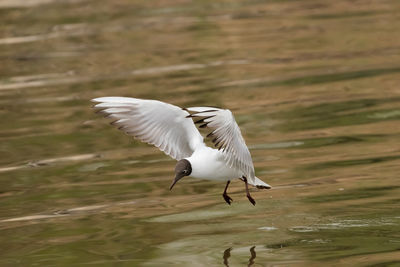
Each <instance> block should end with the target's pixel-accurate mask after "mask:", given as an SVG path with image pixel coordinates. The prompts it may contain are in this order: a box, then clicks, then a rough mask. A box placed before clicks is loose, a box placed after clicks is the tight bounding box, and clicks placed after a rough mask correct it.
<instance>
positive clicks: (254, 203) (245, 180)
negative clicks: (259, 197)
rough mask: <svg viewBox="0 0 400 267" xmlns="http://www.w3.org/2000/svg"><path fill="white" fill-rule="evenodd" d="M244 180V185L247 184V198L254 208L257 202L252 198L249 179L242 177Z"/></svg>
mask: <svg viewBox="0 0 400 267" xmlns="http://www.w3.org/2000/svg"><path fill="white" fill-rule="evenodd" d="M242 178H243V181H244V184H245V186H246V196H247V198H248V199H249V201H250V202H251V204H253V205H254V206H255V205H256V201H255V200H254V198H252V197H251V196H250V192H249V185H248V183H247V178H246V177H244V176H243V177H242Z"/></svg>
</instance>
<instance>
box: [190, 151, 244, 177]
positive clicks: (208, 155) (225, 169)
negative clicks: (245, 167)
mask: <svg viewBox="0 0 400 267" xmlns="http://www.w3.org/2000/svg"><path fill="white" fill-rule="evenodd" d="M186 159H187V160H188V161H189V162H190V164H191V165H192V173H191V174H190V175H189V176H191V177H194V178H200V179H206V180H216V181H223V182H226V181H229V180H232V178H233V177H235V178H241V177H242V176H243V173H241V172H240V171H239V170H236V169H234V168H231V167H229V166H228V165H227V164H226V161H225V158H224V155H223V154H222V152H221V150H218V149H215V148H211V147H208V146H205V145H204V146H201V147H199V148H198V149H196V150H195V151H194V153H193V154H192V155H191V156H190V157H189V158H186Z"/></svg>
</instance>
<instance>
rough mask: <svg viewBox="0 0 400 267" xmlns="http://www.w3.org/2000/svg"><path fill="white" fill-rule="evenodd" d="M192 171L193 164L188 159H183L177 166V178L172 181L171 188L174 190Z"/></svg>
mask: <svg viewBox="0 0 400 267" xmlns="http://www.w3.org/2000/svg"><path fill="white" fill-rule="evenodd" d="M191 173H192V165H191V164H190V162H189V161H188V160H187V159H181V160H180V161H178V163H176V166H175V179H174V181H173V182H172V184H171V186H170V187H169V190H172V188H173V187H174V185H175V184H176V183H177V182H178V181H179V180H180V179H182V178H183V177H185V176H189V175H190V174H191Z"/></svg>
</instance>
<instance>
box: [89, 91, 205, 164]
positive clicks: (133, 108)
mask: <svg viewBox="0 0 400 267" xmlns="http://www.w3.org/2000/svg"><path fill="white" fill-rule="evenodd" d="M92 101H93V102H97V103H98V104H96V105H95V106H94V108H96V109H99V111H100V112H101V113H103V114H105V116H106V117H109V118H112V119H114V120H115V121H114V122H112V123H111V124H113V125H115V126H117V127H118V129H120V130H122V131H124V132H125V133H127V134H129V135H132V136H134V137H135V138H137V139H139V140H140V141H143V142H146V143H149V144H152V145H154V146H156V147H158V148H159V149H160V150H161V151H163V152H164V153H165V154H167V155H169V156H171V157H172V158H174V159H176V160H181V159H183V158H186V157H190V156H191V155H192V153H193V152H194V150H195V149H196V147H197V146H198V145H202V144H204V142H203V137H202V136H201V134H200V133H199V131H198V130H197V128H196V126H195V125H194V123H193V121H192V120H188V119H187V118H186V116H188V115H189V113H188V112H187V111H185V110H183V109H181V108H180V107H177V106H174V105H171V104H167V103H164V102H160V101H156V100H144V99H138V98H129V97H100V98H95V99H92Z"/></svg>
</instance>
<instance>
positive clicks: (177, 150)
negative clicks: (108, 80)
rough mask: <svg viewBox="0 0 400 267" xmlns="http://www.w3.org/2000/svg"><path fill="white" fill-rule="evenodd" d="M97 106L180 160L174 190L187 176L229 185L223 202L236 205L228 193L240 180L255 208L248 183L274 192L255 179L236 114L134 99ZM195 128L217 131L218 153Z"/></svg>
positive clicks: (105, 100)
mask: <svg viewBox="0 0 400 267" xmlns="http://www.w3.org/2000/svg"><path fill="white" fill-rule="evenodd" d="M92 101H94V102H98V103H99V104H96V105H95V108H98V109H100V111H101V112H103V113H105V114H106V115H107V117H110V118H113V119H114V120H115V121H114V122H113V123H112V124H113V125H116V126H118V127H119V129H120V130H122V131H124V132H126V133H127V134H129V135H132V136H134V137H135V138H137V139H139V140H141V141H143V142H146V143H149V144H153V145H154V146H156V147H158V148H159V149H160V150H161V151H164V153H166V154H167V155H169V156H171V157H172V158H174V159H176V160H178V163H177V165H176V168H175V173H176V177H175V180H174V182H173V184H172V185H171V189H172V187H173V186H174V185H175V183H176V182H177V181H178V180H180V179H181V178H182V177H184V176H191V177H194V178H199V179H207V180H215V181H225V182H227V185H226V187H225V191H224V193H223V197H224V199H225V201H226V202H227V203H228V204H230V203H231V201H232V199H231V198H230V197H229V196H228V195H227V193H226V190H227V188H228V185H229V183H230V181H231V180H232V179H236V178H238V179H241V180H242V181H244V182H245V185H246V192H247V197H248V198H249V200H250V202H251V203H253V204H255V201H254V199H253V198H252V197H251V196H250V193H249V191H248V188H247V184H251V185H253V186H256V187H257V188H265V189H269V188H271V187H270V186H269V185H268V184H266V183H265V182H263V181H261V180H260V179H258V178H257V177H256V176H255V173H254V167H253V162H252V159H251V155H250V152H249V150H248V148H247V146H246V144H245V142H244V139H243V137H242V135H241V132H240V129H239V127H238V125H237V124H236V121H235V119H234V117H233V114H232V113H231V112H230V111H229V110H227V109H219V108H213V107H192V108H185V109H181V108H179V107H177V106H174V105H171V104H167V103H164V102H161V101H157V100H144V99H137V98H128V97H101V98H95V99H93V100H92ZM194 120H196V121H194ZM195 123H196V124H201V125H200V126H199V127H200V128H208V129H210V130H212V132H210V133H209V134H208V135H207V137H208V138H211V139H212V142H213V143H214V145H215V146H216V148H217V149H215V148H211V147H208V146H207V145H206V144H205V143H204V140H203V137H202V135H201V134H200V132H199V131H198V130H197V128H196V127H195Z"/></svg>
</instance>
